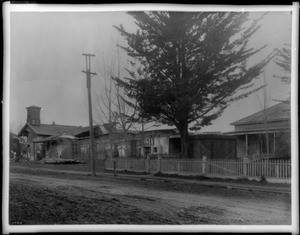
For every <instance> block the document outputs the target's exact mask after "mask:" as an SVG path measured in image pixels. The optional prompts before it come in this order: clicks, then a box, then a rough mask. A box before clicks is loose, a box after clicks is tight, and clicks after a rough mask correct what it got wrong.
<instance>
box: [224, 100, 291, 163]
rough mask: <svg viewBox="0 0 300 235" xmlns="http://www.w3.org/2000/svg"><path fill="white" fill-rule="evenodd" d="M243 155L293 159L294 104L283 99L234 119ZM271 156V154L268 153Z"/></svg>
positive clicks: (238, 143) (238, 145) (229, 133)
mask: <svg viewBox="0 0 300 235" xmlns="http://www.w3.org/2000/svg"><path fill="white" fill-rule="evenodd" d="M231 125H233V126H234V129H235V130H234V131H233V132H228V133H226V134H228V135H232V136H236V138H237V156H238V157H239V158H242V157H245V156H247V157H249V158H250V159H257V158H265V157H268V158H289V157H290V148H291V145H290V144H291V134H290V131H291V126H290V125H291V122H290V104H289V103H286V102H282V103H279V104H276V105H274V106H272V107H269V108H267V109H265V110H262V111H260V112H257V113H255V114H252V115H250V116H248V117H245V118H243V119H241V120H238V121H236V122H233V123H232V124H231ZM267 155H268V156H267Z"/></svg>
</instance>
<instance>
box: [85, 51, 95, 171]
mask: <svg viewBox="0 0 300 235" xmlns="http://www.w3.org/2000/svg"><path fill="white" fill-rule="evenodd" d="M82 55H83V56H85V63H86V70H82V72H83V73H85V74H86V87H87V90H88V103H89V123H90V159H91V171H92V175H93V176H95V175H96V170H95V156H94V128H93V113H92V98H91V78H92V75H97V74H96V73H93V72H91V57H92V56H95V55H92V54H87V53H83V54H82Z"/></svg>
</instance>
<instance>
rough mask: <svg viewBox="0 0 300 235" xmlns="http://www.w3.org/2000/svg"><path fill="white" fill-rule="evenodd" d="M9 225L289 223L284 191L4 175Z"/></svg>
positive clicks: (101, 179) (155, 181)
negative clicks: (8, 188) (7, 196)
mask: <svg viewBox="0 0 300 235" xmlns="http://www.w3.org/2000/svg"><path fill="white" fill-rule="evenodd" d="M9 205H10V212H9V213H10V217H9V221H10V223H12V224H14V223H15V224H17V223H22V224H87V223H93V224H224V225H226V224H232V225H237V224H239V225H240V224H245V225H289V224H290V223H291V198H290V195H289V194H275V193H262V192H249V191H238V190H231V189H225V188H224V189H222V188H213V187H205V186H199V185H197V184H193V183H190V184H189V183H182V182H174V181H157V180H140V179H128V178H127V179H121V178H120V177H107V176H104V177H91V176H77V175H76V176H75V175H68V174H54V173H53V174H51V173H44V174H40V173H39V174H38V173H33V172H26V171H15V172H13V173H11V174H10V204H9Z"/></svg>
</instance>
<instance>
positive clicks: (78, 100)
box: [10, 12, 291, 132]
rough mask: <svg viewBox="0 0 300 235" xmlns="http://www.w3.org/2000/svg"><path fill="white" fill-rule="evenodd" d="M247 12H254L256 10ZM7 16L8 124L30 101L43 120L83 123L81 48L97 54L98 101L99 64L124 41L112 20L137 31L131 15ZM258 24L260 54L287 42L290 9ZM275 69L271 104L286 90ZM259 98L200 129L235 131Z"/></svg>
mask: <svg viewBox="0 0 300 235" xmlns="http://www.w3.org/2000/svg"><path fill="white" fill-rule="evenodd" d="M251 14H252V17H256V16H257V15H258V13H251ZM10 20H11V22H10V31H11V35H10V36H11V38H10V42H11V50H10V53H11V61H10V126H11V128H12V129H13V130H14V131H15V132H17V131H18V130H19V128H20V126H21V125H23V124H25V122H26V107H28V106H31V105H36V106H40V107H42V111H41V122H42V123H46V124H47V123H49V124H50V123H52V122H53V121H55V122H56V123H57V124H66V125H81V126H87V125H88V106H87V89H86V78H85V74H83V73H82V72H81V70H83V69H85V59H84V57H83V56H82V53H85V52H86V53H93V54H95V55H96V58H93V59H92V71H93V72H96V73H97V74H98V75H97V76H95V77H94V78H93V80H92V84H93V88H92V91H93V103H94V105H96V102H95V99H96V97H97V93H99V92H100V93H101V92H102V91H101V88H100V87H101V86H100V85H99V84H101V80H103V77H102V76H103V64H104V63H107V64H110V63H112V62H111V61H114V60H115V58H116V57H115V56H116V53H117V50H116V44H117V42H118V40H119V42H120V43H122V42H121V40H122V38H121V37H119V36H118V33H117V30H116V29H115V28H113V25H119V24H123V25H124V27H125V29H128V30H135V29H136V26H135V25H134V23H133V19H132V18H131V17H130V16H128V15H127V14H126V13H125V12H92V13H91V12H90V13H89V12H76V13H74V12H73V13H72V12H56V13H54V12H42V13H41V12H13V13H11V17H10ZM262 24H263V26H262V28H261V29H260V30H259V31H258V32H257V33H256V35H255V36H254V37H253V40H252V42H251V43H252V44H251V45H253V46H255V47H257V46H260V45H262V44H268V45H269V46H268V48H267V49H266V50H265V51H264V52H263V53H261V54H260V55H258V57H260V58H262V56H264V55H266V54H267V53H268V52H269V51H271V50H272V49H273V48H282V47H283V45H284V44H285V43H291V15H290V13H288V12H270V13H269V14H268V15H267V16H266V17H265V19H264V20H263V21H262ZM118 38H119V39H118ZM122 56H123V57H124V56H125V55H124V53H123V55H122ZM256 59H257V58H256ZM103 61H105V62H103ZM279 73H280V70H279V69H278V68H277V67H276V66H275V65H274V63H270V64H269V65H268V67H267V68H266V69H265V76H266V78H267V82H268V100H269V102H268V104H269V106H270V105H273V104H276V102H275V101H273V99H285V98H286V96H287V94H288V91H289V89H288V87H286V86H285V85H284V84H282V83H281V82H280V81H279V80H278V79H276V78H274V77H273V76H274V75H275V74H277V75H279ZM259 82H262V81H259ZM258 97H261V94H260V93H257V94H254V95H251V96H250V97H248V98H246V99H244V100H241V101H238V102H235V103H233V104H232V105H231V106H230V107H228V108H227V109H226V110H225V111H224V113H223V115H222V116H221V117H220V118H219V119H218V120H216V121H214V123H213V125H211V126H209V127H205V128H203V131H222V132H225V131H231V130H233V127H232V126H230V123H232V122H234V121H236V120H238V119H240V118H243V117H245V116H247V115H250V114H252V113H254V112H257V111H259V110H261V109H262V107H261V105H260V102H259V98H258ZM260 99H261V98H260ZM95 110H96V108H95ZM95 115H96V114H95Z"/></svg>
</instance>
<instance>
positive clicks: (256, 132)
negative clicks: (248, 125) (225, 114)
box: [224, 129, 288, 136]
mask: <svg viewBox="0 0 300 235" xmlns="http://www.w3.org/2000/svg"><path fill="white" fill-rule="evenodd" d="M278 131H288V130H287V129H282V130H278V129H276V130H272V129H270V130H268V133H277V132H278ZM265 133H266V131H265V130H261V129H260V130H248V131H231V132H226V133H224V134H225V135H231V136H233V135H246V134H247V135H249V134H252V135H255V134H257V135H258V134H265Z"/></svg>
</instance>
